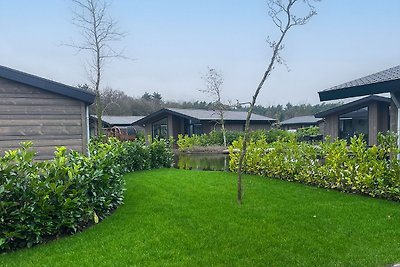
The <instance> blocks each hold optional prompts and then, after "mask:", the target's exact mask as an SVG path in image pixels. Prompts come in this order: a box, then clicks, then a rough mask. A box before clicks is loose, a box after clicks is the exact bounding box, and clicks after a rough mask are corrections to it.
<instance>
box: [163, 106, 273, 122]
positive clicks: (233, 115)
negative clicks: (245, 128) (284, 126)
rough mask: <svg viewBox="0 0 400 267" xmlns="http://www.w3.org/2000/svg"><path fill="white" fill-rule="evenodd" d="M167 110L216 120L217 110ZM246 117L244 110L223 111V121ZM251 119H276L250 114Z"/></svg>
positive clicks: (217, 116)
mask: <svg viewBox="0 0 400 267" xmlns="http://www.w3.org/2000/svg"><path fill="white" fill-rule="evenodd" d="M168 110H170V111H173V112H176V113H180V114H183V115H186V116H188V117H193V118H196V119H199V120H218V119H219V113H218V111H213V110H204V109H180V108H168ZM246 118H247V112H244V111H228V110H227V111H224V120H225V121H242V120H243V121H244V120H246ZM251 120H252V121H276V120H275V119H273V118H269V117H266V116H261V115H258V114H252V115H251Z"/></svg>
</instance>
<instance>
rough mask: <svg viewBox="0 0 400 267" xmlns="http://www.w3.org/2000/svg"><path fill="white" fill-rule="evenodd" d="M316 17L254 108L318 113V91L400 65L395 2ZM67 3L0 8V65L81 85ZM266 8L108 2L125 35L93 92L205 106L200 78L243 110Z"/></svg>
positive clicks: (324, 6)
mask: <svg viewBox="0 0 400 267" xmlns="http://www.w3.org/2000/svg"><path fill="white" fill-rule="evenodd" d="M315 6H316V8H317V12H318V15H317V16H316V17H314V18H313V19H312V20H311V21H310V22H309V23H308V24H307V25H305V26H301V27H298V28H295V29H294V30H293V31H292V32H290V33H289V35H288V38H287V39H286V42H285V50H284V51H283V53H282V56H283V57H284V59H285V61H286V62H287V64H288V66H289V69H290V71H289V72H288V70H287V68H286V67H285V66H282V65H279V66H277V68H276V69H275V70H274V72H273V73H272V75H271V77H270V79H269V80H268V81H267V83H266V86H265V87H264V88H263V91H262V93H261V94H260V96H259V100H258V104H262V105H276V104H285V103H287V102H291V103H292V104H303V103H310V104H316V103H319V99H318V94H317V92H318V91H321V90H323V89H326V88H329V87H332V86H335V85H338V84H341V83H343V82H347V81H349V80H353V79H355V78H359V77H361V76H364V75H368V74H372V73H374V72H377V71H381V70H384V69H387V68H390V67H393V66H396V65H399V64H400V63H399V59H400V49H399V46H400V34H399V28H398V26H399V25H400V15H399V12H400V1H399V0H380V1H376V0H322V1H321V2H319V3H317V4H316V5H315ZM72 9H73V4H72V2H71V1H69V0H35V1H32V0H0V10H2V12H1V13H2V14H1V16H0V33H1V40H0V65H3V66H6V67H10V68H14V69H17V70H21V71H24V72H28V73H31V74H34V75H38V76H41V77H44V78H48V79H52V80H55V81H58V82H62V83H66V84H69V85H73V86H76V85H77V84H83V83H87V74H86V72H85V68H84V64H85V62H86V61H87V59H88V57H87V55H86V54H83V53H82V54H77V53H76V51H75V50H74V49H73V48H71V47H68V46H63V45H61V44H63V43H69V42H70V41H71V40H75V41H77V42H78V41H79V40H80V38H81V37H80V35H79V32H78V29H77V28H76V27H75V26H73V25H72V24H71V17H72ZM267 12H268V10H267V6H266V1H265V0H197V1H195V0H114V1H112V6H111V9H110V14H111V15H112V16H113V17H114V18H116V19H117V20H118V21H119V27H120V29H121V30H122V31H124V32H126V37H125V39H123V41H121V42H119V43H118V44H116V47H117V48H124V51H125V55H126V56H128V57H130V58H132V59H135V60H113V61H112V62H110V63H108V64H107V65H106V68H105V69H104V79H103V84H102V86H103V87H105V86H110V87H112V88H114V89H119V90H122V91H124V92H125V93H126V94H128V95H131V96H141V95H143V93H144V92H146V91H147V92H150V93H151V92H154V91H156V92H159V93H161V95H162V96H163V98H164V99H165V100H178V101H179V100H182V101H183V100H193V101H195V100H205V101H210V100H211V99H209V98H208V96H206V95H204V94H203V93H201V92H199V89H204V86H205V85H204V82H203V81H202V79H201V76H202V75H204V73H205V72H206V70H207V67H208V66H209V67H212V68H215V69H218V70H220V71H221V72H222V74H223V78H224V89H223V94H224V98H225V100H233V101H235V100H236V99H239V100H240V101H243V102H244V101H249V100H250V99H251V96H252V94H253V92H254V90H255V88H256V86H257V84H258V83H259V81H260V79H261V76H262V74H263V72H264V71H265V67H266V64H267V62H268V61H269V58H270V55H271V50H270V48H269V47H268V45H267V43H266V39H267V36H268V35H271V36H275V35H276V34H277V32H276V28H275V26H274V25H273V23H272V22H271V20H270V18H269V17H268V14H267Z"/></svg>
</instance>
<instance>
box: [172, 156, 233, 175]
mask: <svg viewBox="0 0 400 267" xmlns="http://www.w3.org/2000/svg"><path fill="white" fill-rule="evenodd" d="M174 167H175V168H177V169H185V170H204V171H229V155H226V154H215V153H191V154H189V153H177V154H175V155H174Z"/></svg>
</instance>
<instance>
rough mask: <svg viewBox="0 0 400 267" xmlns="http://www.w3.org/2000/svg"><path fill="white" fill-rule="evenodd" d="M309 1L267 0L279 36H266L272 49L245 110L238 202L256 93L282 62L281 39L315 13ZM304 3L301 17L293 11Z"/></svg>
mask: <svg viewBox="0 0 400 267" xmlns="http://www.w3.org/2000/svg"><path fill="white" fill-rule="evenodd" d="M310 1H312V0H268V8H269V12H268V14H269V16H270V17H271V19H272V21H273V23H274V24H275V26H276V27H277V28H278V30H279V32H280V37H279V38H278V39H277V41H272V40H271V39H270V38H268V43H269V45H270V47H271V49H272V56H271V58H270V61H269V64H268V67H267V69H266V70H265V72H264V75H263V76H262V78H261V81H260V83H259V84H258V86H257V88H256V90H255V92H254V95H253V98H252V101H251V102H250V106H249V109H248V111H247V118H246V125H245V131H244V136H243V146H242V149H241V151H240V156H239V163H238V180H237V201H238V203H239V204H241V203H242V171H243V160H244V157H245V155H246V151H247V142H248V135H249V130H250V118H251V114H252V113H253V109H254V106H255V104H256V100H257V97H258V94H259V93H260V91H261V88H262V87H263V85H264V83H265V81H266V80H267V78H268V77H269V76H270V74H271V72H272V70H273V69H274V66H275V63H277V62H278V63H283V60H282V58H281V55H280V52H281V51H282V50H283V48H284V45H283V40H284V39H285V37H286V35H287V33H288V32H289V30H291V29H292V28H293V27H294V26H301V25H304V24H306V23H307V22H309V21H310V19H311V18H312V17H313V16H314V15H316V14H317V13H316V11H315V8H314V6H312V5H311V3H310ZM314 1H318V0H314ZM299 3H304V4H305V5H306V8H307V9H308V10H307V14H306V15H305V16H302V17H298V16H296V15H295V14H294V13H295V11H294V8H295V7H296V5H297V4H299Z"/></svg>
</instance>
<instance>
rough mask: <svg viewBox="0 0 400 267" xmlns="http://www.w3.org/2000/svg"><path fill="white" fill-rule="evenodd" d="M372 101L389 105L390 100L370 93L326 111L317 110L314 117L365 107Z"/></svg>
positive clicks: (343, 112)
mask: <svg viewBox="0 0 400 267" xmlns="http://www.w3.org/2000/svg"><path fill="white" fill-rule="evenodd" d="M374 101H376V102H380V103H384V104H387V105H390V102H391V100H390V98H387V97H382V96H376V95H371V96H368V97H364V98H361V99H358V100H356V101H353V102H350V103H346V104H343V105H341V106H338V107H335V108H332V109H328V110H326V111H322V112H319V113H317V114H315V117H316V118H326V116H329V115H332V114H335V113H338V114H345V113H348V112H351V111H354V110H357V109H360V108H363V107H366V106H368V105H369V103H371V102H374Z"/></svg>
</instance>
